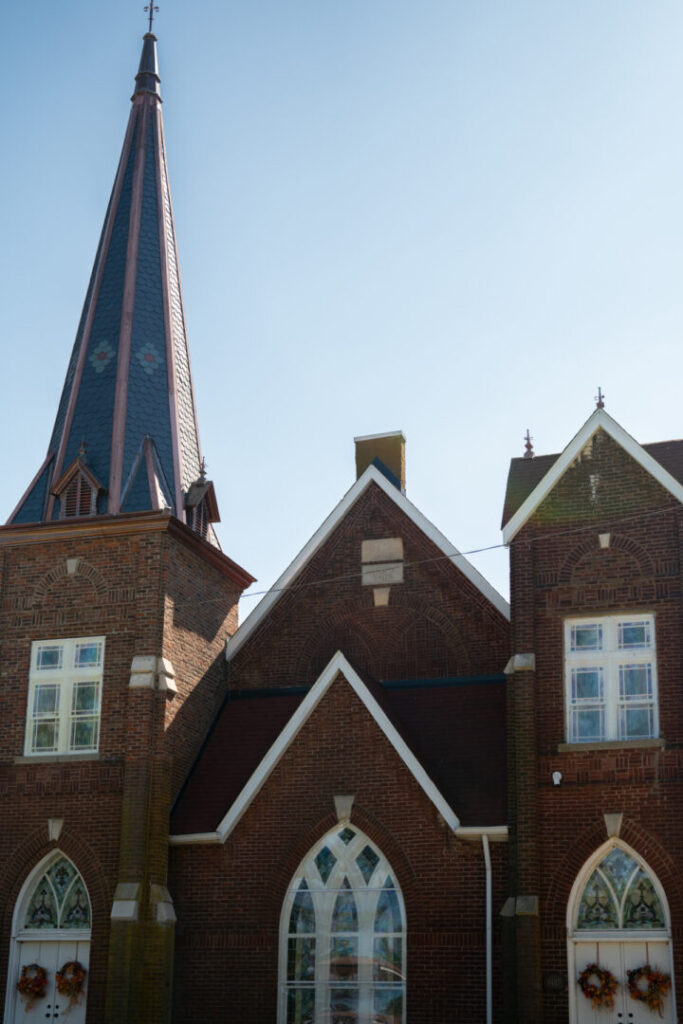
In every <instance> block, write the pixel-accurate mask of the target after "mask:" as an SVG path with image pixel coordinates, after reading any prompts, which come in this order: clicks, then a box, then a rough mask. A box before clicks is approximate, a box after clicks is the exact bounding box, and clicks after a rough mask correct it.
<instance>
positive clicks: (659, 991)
mask: <svg viewBox="0 0 683 1024" xmlns="http://www.w3.org/2000/svg"><path fill="white" fill-rule="evenodd" d="M626 973H627V974H628V990H629V993H630V995H631V999H637V1000H638V1002H640V1003H647V1005H648V1006H649V1007H650V1009H651V1010H657V1012H658V1013H659V1016H660V1017H661V1016H662V1007H663V1005H664V996H665V995H666V993H667V992H668V991H669V989H670V988H671V978H670V977H669V975H668V974H663V973H662V972H661V971H657V970H654V971H653V970H652V968H651V967H650V965H649V964H645V965H644V966H643V967H636V968H635V969H634V970H632V971H627V972H626ZM645 983H647V984H645Z"/></svg>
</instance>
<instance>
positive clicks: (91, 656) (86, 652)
mask: <svg viewBox="0 0 683 1024" xmlns="http://www.w3.org/2000/svg"><path fill="white" fill-rule="evenodd" d="M101 660H102V644H101V643H95V644H76V654H75V657H74V665H75V666H76V668H87V667H88V666H93V665H99V664H100V661H101Z"/></svg>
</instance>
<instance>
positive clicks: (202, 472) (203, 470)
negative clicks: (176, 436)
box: [199, 455, 206, 483]
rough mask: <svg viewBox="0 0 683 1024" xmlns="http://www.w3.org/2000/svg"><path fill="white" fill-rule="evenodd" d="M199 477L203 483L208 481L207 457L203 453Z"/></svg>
mask: <svg viewBox="0 0 683 1024" xmlns="http://www.w3.org/2000/svg"><path fill="white" fill-rule="evenodd" d="M199 479H200V480H201V482H202V483H204V482H205V481H206V459H205V458H204V456H203V455H202V461H201V465H200V467H199Z"/></svg>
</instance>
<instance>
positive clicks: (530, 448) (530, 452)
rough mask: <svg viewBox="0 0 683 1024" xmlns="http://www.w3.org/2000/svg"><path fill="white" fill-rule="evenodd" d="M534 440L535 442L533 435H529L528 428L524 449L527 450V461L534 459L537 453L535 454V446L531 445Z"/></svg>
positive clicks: (525, 452) (525, 453)
mask: <svg viewBox="0 0 683 1024" xmlns="http://www.w3.org/2000/svg"><path fill="white" fill-rule="evenodd" d="M532 440H533V438H532V436H531V434H530V433H529V428H528V427H527V428H526V434H525V435H524V449H525V451H524V458H525V459H533V457H534V454H535V452H534V446H533V445H532V443H531V442H532Z"/></svg>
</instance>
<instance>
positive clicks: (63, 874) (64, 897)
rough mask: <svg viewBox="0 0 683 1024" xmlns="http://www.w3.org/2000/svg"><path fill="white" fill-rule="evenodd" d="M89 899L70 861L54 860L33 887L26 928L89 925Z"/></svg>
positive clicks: (81, 926) (87, 926)
mask: <svg viewBox="0 0 683 1024" xmlns="http://www.w3.org/2000/svg"><path fill="white" fill-rule="evenodd" d="M90 916H91V915H90V899H89V898H88V891H87V889H86V887H85V884H84V883H83V879H82V878H81V876H80V875H79V874H78V872H77V871H76V868H75V867H74V866H73V864H72V863H71V861H69V860H67V859H66V858H65V857H60V858H59V859H58V860H56V861H54V862H53V863H52V865H51V866H50V867H49V868H48V870H47V871H46V872H45V874H44V875H42V876H41V878H40V880H39V881H38V883H37V885H36V886H35V887H34V889H33V892H32V894H31V897H30V899H29V902H28V906H27V908H26V913H25V915H24V928H31V929H33V928H72V929H73V928H89V927H90Z"/></svg>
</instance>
